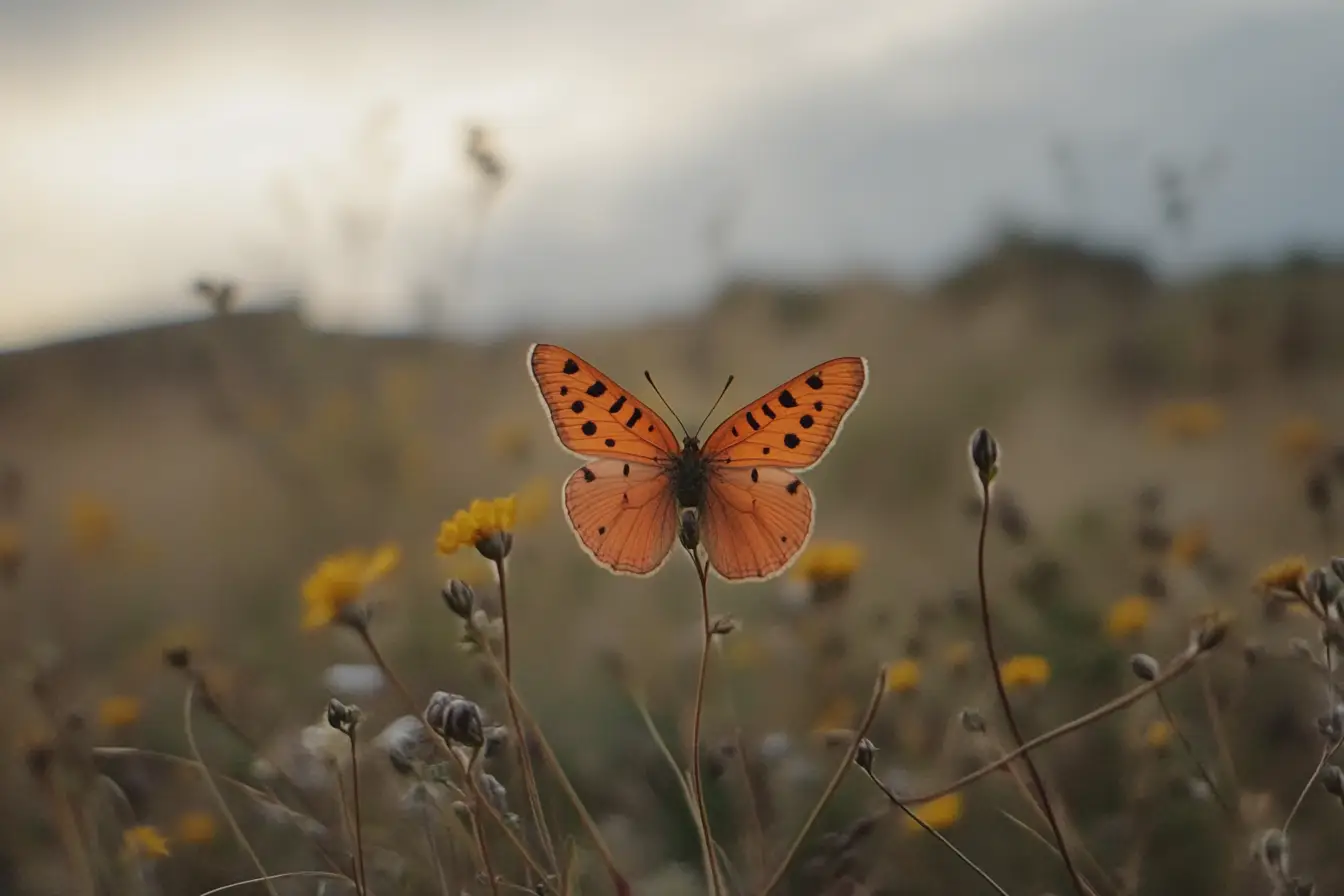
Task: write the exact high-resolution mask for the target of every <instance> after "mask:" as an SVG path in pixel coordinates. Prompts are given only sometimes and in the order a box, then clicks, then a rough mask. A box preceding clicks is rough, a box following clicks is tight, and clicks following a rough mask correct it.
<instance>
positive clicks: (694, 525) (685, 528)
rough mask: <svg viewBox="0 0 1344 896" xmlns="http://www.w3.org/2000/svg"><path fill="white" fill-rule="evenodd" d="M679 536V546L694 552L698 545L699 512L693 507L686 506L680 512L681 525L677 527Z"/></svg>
mask: <svg viewBox="0 0 1344 896" xmlns="http://www.w3.org/2000/svg"><path fill="white" fill-rule="evenodd" d="M679 534H680V536H681V546H682V547H684V548H685V549H686V550H688V551H691V552H694V551H695V549H696V548H698V547H700V514H698V513H697V512H696V511H695V508H693V507H687V508H686V509H685V510H683V511H682V512H681V526H680V529H679Z"/></svg>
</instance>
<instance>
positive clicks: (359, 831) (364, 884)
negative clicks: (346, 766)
mask: <svg viewBox="0 0 1344 896" xmlns="http://www.w3.org/2000/svg"><path fill="white" fill-rule="evenodd" d="M349 735H350V779H351V781H353V782H354V784H353V788H352V789H353V790H354V794H353V795H354V801H355V806H354V810H355V873H356V874H357V875H358V881H359V888H358V889H359V896H365V894H367V893H368V892H369V878H368V875H367V873H366V872H365V870H364V827H363V825H362V823H361V821H360V806H359V757H358V756H357V755H356V750H355V729H354V727H353V726H351V728H350V731H349ZM337 774H339V770H338V772H337Z"/></svg>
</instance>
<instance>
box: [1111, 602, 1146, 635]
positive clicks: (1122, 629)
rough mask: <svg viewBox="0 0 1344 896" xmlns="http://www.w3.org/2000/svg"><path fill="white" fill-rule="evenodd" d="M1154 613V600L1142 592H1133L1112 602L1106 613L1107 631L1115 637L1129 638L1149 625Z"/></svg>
mask: <svg viewBox="0 0 1344 896" xmlns="http://www.w3.org/2000/svg"><path fill="white" fill-rule="evenodd" d="M1152 615H1153V604H1152V601H1150V600H1148V598H1146V597H1144V596H1143V595H1142V594H1131V595H1129V596H1128V597H1122V598H1120V599H1119V600H1118V601H1116V602H1115V603H1113V604H1111V609H1110V612H1108V613H1107V614H1106V631H1107V632H1108V633H1109V634H1110V635H1111V637H1113V638H1119V639H1123V638H1129V637H1132V636H1134V635H1137V634H1139V633H1140V632H1142V631H1143V630H1144V629H1146V628H1147V627H1148V622H1149V620H1150V619H1151V618H1152Z"/></svg>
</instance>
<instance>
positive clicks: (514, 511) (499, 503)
mask: <svg viewBox="0 0 1344 896" xmlns="http://www.w3.org/2000/svg"><path fill="white" fill-rule="evenodd" d="M517 519H518V500H517V498H515V497H513V496H512V495H510V496H508V497H507V498H495V499H493V500H490V501H482V500H480V499H477V500H475V501H472V502H471V505H470V506H469V507H468V508H467V509H466V510H459V511H458V512H457V513H455V514H453V518H452V519H450V520H444V521H443V523H442V524H441V525H440V526H439V538H438V541H437V542H436V545H437V546H438V549H439V553H440V554H451V553H453V552H455V551H456V550H457V549H458V548H464V547H473V546H475V545H476V544H478V543H480V542H481V541H482V540H483V539H485V538H489V537H490V536H491V535H494V534H495V533H496V532H508V531H509V530H511V529H512V528H513V527H514V524H515V523H516V522H517Z"/></svg>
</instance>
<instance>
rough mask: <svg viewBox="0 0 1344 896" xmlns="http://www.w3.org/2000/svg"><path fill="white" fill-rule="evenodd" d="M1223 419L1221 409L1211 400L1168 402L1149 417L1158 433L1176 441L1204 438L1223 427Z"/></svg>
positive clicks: (1150, 422) (1192, 440)
mask: <svg viewBox="0 0 1344 896" xmlns="http://www.w3.org/2000/svg"><path fill="white" fill-rule="evenodd" d="M1223 421H1224V416H1223V409H1222V408H1221V407H1220V406H1219V405H1218V404H1217V403H1215V402H1212V401H1173V402H1169V403H1167V404H1164V405H1161V406H1159V407H1158V408H1157V409H1156V410H1154V411H1153V413H1152V415H1151V416H1150V418H1149V424H1150V425H1151V426H1152V427H1153V429H1154V430H1155V431H1156V432H1157V433H1158V434H1159V435H1161V436H1164V437H1166V438H1168V439H1171V440H1172V441H1177V442H1194V441H1199V440H1201V439H1206V438H1208V437H1210V436H1212V435H1214V434H1215V433H1217V432H1218V431H1219V430H1221V429H1222V428H1223Z"/></svg>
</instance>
